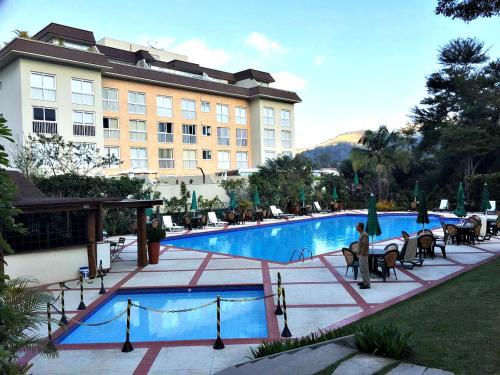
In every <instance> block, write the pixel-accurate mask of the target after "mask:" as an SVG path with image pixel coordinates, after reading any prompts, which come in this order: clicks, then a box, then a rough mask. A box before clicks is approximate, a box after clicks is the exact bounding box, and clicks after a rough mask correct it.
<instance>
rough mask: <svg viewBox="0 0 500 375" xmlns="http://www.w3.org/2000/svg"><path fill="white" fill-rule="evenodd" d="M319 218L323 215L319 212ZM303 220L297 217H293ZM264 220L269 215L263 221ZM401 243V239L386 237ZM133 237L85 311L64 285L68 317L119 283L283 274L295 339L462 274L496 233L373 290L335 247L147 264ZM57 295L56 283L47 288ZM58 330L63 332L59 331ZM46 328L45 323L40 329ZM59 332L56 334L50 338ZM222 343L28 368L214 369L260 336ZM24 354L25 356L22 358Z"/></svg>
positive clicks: (272, 321)
mask: <svg viewBox="0 0 500 375" xmlns="http://www.w3.org/2000/svg"><path fill="white" fill-rule="evenodd" d="M322 216H324V215H322ZM296 220H300V219H296ZM267 222H268V221H266V223H267ZM228 230H230V229H228ZM389 242H396V243H398V244H402V240H401V239H399V238H398V239H395V240H390V241H384V242H381V243H389ZM136 251H137V249H136V247H135V238H133V237H131V236H129V237H128V239H127V247H126V248H125V250H124V252H123V253H122V254H123V258H124V261H123V262H120V263H114V264H113V269H112V271H111V272H110V273H109V274H108V276H107V277H106V279H105V282H106V288H108V293H107V294H106V295H104V296H100V295H99V294H98V290H99V288H98V285H95V287H93V288H90V289H87V291H86V293H85V303H86V304H87V306H88V307H87V310H85V311H83V312H80V311H75V310H76V307H77V306H78V302H79V289H78V287H77V285H76V282H69V283H68V286H69V287H70V288H71V289H70V290H68V291H66V306H67V307H66V310H67V315H68V317H75V319H81V318H82V317H83V316H85V315H86V314H88V313H89V312H90V311H92V310H93V309H95V308H96V307H97V306H98V305H99V304H100V303H102V302H103V301H104V300H105V299H107V298H109V297H110V295H111V293H112V292H113V291H114V290H116V289H118V288H122V287H155V286H180V287H186V286H188V287H196V286H207V285H230V284H234V285H244V284H262V285H264V292H265V293H266V294H270V293H272V291H276V278H277V273H278V272H280V273H281V276H282V280H283V286H284V287H285V288H286V296H287V303H288V321H289V326H290V330H291V332H292V334H293V335H294V337H299V336H303V335H306V334H309V333H311V332H312V331H317V330H318V329H323V330H324V329H328V328H334V327H336V326H342V325H346V324H348V323H350V322H352V321H355V320H358V319H360V318H362V317H364V316H367V315H369V314H372V313H374V312H376V311H379V310H381V309H384V308H386V307H388V306H390V305H392V304H395V303H397V302H399V301H402V300H404V299H407V298H409V297H411V296H413V295H415V294H417V293H420V292H422V291H424V290H426V289H428V288H431V287H433V286H435V285H437V284H439V283H441V282H443V281H445V280H448V279H450V278H452V277H455V276H457V275H459V274H460V273H462V272H465V271H467V270H469V269H471V268H473V267H476V266H478V265H480V264H482V263H485V262H488V261H490V260H492V259H493V258H494V257H497V256H499V255H500V238H498V237H493V238H492V239H491V240H490V241H486V242H483V243H480V244H477V245H476V246H455V245H448V246H447V250H446V252H447V255H448V256H447V259H443V258H442V257H441V256H440V255H437V256H436V257H435V258H434V260H430V259H426V260H425V262H424V266H423V267H422V268H419V267H416V268H415V269H413V270H411V271H410V270H406V269H402V268H400V267H398V268H397V273H398V280H395V279H394V277H393V276H391V277H390V278H389V279H388V281H387V282H385V283H384V282H383V281H381V279H374V280H373V282H372V288H371V289H370V290H359V289H358V288H357V285H356V283H357V281H355V280H354V279H353V274H352V271H350V273H349V274H348V275H347V276H344V275H345V261H344V258H343V256H342V254H341V252H340V251H339V250H336V251H332V252H331V253H328V254H324V255H320V256H317V257H315V258H314V259H313V260H307V261H305V262H303V263H302V262H300V263H292V264H288V265H283V264H279V263H273V262H269V261H262V260H255V259H246V258H240V257H234V256H228V255H221V254H214V253H207V252H202V251H194V250H181V249H175V248H168V247H165V246H164V247H162V250H161V256H160V262H159V264H157V265H149V266H146V267H144V268H138V267H137V266H136ZM49 289H50V290H52V291H53V293H54V294H57V293H58V288H57V285H52V286H50V287H49ZM267 301H268V302H267V304H266V311H267V320H268V321H267V324H268V333H269V337H268V339H278V338H279V337H280V332H281V330H282V328H283V319H282V317H277V316H275V315H274V314H273V311H274V303H275V302H273V301H271V300H270V299H267ZM59 331H60V330H59ZM41 332H42V333H46V328H45V327H41ZM58 334H60V332H56V333H55V336H57V335H58ZM224 341H225V344H226V349H224V350H219V351H216V350H213V349H212V348H211V344H212V342H211V341H206V340H205V341H203V340H202V341H192V342H182V343H179V342H153V343H136V344H135V345H134V347H135V350H134V351H133V352H131V353H121V351H120V348H121V344H101V345H79V346H71V345H61V346H59V349H60V355H59V358H58V359H46V358H44V357H41V356H39V355H38V356H36V357H34V358H32V359H31V363H32V364H33V368H32V372H33V374H80V373H81V374H83V373H94V372H100V373H106V374H115V373H116V374H146V373H149V374H169V373H176V374H211V373H215V372H217V371H220V370H222V369H224V368H227V367H229V366H232V365H235V364H237V363H241V362H244V361H245V360H247V356H249V355H250V351H249V347H250V345H257V344H258V343H259V340H254V339H239V340H237V339H234V340H224ZM26 359H29V358H26Z"/></svg>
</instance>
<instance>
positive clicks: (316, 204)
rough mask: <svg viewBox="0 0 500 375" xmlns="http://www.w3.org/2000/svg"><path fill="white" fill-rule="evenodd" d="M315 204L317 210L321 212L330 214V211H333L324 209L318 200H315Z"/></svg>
mask: <svg viewBox="0 0 500 375" xmlns="http://www.w3.org/2000/svg"><path fill="white" fill-rule="evenodd" d="M313 205H314V209H315V210H316V212H318V213H320V214H328V213H330V212H332V211H331V210H322V209H321V206H320V205H319V203H318V202H313Z"/></svg>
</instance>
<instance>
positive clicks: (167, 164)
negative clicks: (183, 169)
mask: <svg viewBox="0 0 500 375" xmlns="http://www.w3.org/2000/svg"><path fill="white" fill-rule="evenodd" d="M158 162H159V163H158V164H159V166H160V168H162V169H172V168H174V161H173V160H171V159H160V160H159V161H158Z"/></svg>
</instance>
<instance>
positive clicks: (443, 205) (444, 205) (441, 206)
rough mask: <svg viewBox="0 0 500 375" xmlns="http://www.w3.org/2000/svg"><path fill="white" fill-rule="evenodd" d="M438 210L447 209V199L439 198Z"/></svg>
mask: <svg viewBox="0 0 500 375" xmlns="http://www.w3.org/2000/svg"><path fill="white" fill-rule="evenodd" d="M438 210H439V211H448V199H441V202H440V203H439V208H438Z"/></svg>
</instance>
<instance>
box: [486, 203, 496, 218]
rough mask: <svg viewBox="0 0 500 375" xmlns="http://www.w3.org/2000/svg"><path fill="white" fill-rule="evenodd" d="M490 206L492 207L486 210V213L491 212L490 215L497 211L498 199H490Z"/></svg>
mask: <svg viewBox="0 0 500 375" xmlns="http://www.w3.org/2000/svg"><path fill="white" fill-rule="evenodd" d="M490 206H491V208H490V209H489V210H488V211H486V213H487V214H489V215H494V214H496V211H497V201H490Z"/></svg>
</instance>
